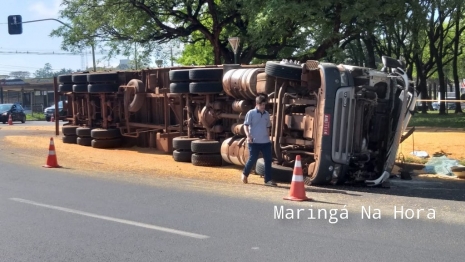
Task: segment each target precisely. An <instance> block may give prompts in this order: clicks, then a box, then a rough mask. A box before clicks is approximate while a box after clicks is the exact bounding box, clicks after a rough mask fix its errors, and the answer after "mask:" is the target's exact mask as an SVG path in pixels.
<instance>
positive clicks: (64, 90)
mask: <svg viewBox="0 0 465 262" xmlns="http://www.w3.org/2000/svg"><path fill="white" fill-rule="evenodd" d="M58 92H60V93H67V92H73V85H72V84H61V85H59V86H58Z"/></svg>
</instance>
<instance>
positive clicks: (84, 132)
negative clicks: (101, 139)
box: [76, 127, 91, 137]
mask: <svg viewBox="0 0 465 262" xmlns="http://www.w3.org/2000/svg"><path fill="white" fill-rule="evenodd" d="M90 131H91V129H90V128H89V127H78V128H76V135H77V136H79V137H90Z"/></svg>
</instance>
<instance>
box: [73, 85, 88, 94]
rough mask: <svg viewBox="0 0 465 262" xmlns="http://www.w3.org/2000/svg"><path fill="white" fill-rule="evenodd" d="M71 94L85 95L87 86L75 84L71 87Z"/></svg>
mask: <svg viewBox="0 0 465 262" xmlns="http://www.w3.org/2000/svg"><path fill="white" fill-rule="evenodd" d="M73 92H74V93H87V92H88V91H87V85H86V84H76V85H73Z"/></svg>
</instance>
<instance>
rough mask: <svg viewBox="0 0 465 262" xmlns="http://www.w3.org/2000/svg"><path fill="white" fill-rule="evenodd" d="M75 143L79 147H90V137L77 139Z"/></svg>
mask: <svg viewBox="0 0 465 262" xmlns="http://www.w3.org/2000/svg"><path fill="white" fill-rule="evenodd" d="M76 143H77V144H78V145H81V146H91V145H92V137H78V138H77V140H76Z"/></svg>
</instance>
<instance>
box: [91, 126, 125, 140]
mask: <svg viewBox="0 0 465 262" xmlns="http://www.w3.org/2000/svg"><path fill="white" fill-rule="evenodd" d="M90 136H91V137H92V138H95V139H114V138H119V137H121V131H120V130H119V129H116V128H111V129H101V128H98V129H92V130H91V131H90Z"/></svg>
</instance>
